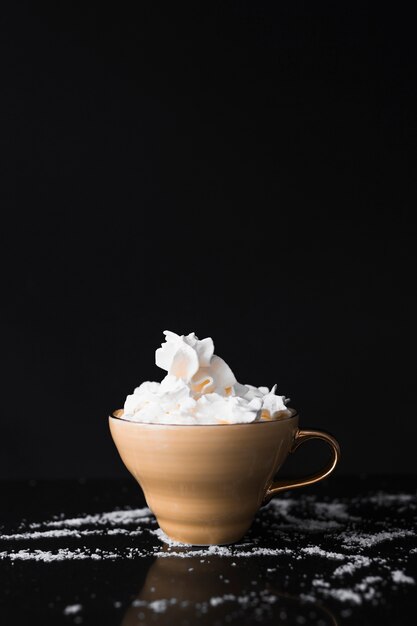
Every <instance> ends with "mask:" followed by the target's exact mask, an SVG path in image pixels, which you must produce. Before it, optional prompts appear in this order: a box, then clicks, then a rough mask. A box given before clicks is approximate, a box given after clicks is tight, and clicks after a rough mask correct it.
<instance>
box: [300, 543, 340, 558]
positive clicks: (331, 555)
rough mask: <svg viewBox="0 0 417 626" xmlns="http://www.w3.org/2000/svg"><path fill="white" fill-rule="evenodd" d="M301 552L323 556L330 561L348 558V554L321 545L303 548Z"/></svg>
mask: <svg viewBox="0 0 417 626" xmlns="http://www.w3.org/2000/svg"><path fill="white" fill-rule="evenodd" d="M301 552H303V553H304V554H308V555H309V556H323V557H324V558H326V559H329V560H330V561H343V560H344V559H346V558H347V555H346V554H340V553H339V552H329V551H327V550H323V549H322V548H319V546H308V547H307V548H301Z"/></svg>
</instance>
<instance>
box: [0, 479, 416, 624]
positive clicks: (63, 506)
mask: <svg viewBox="0 0 417 626" xmlns="http://www.w3.org/2000/svg"><path fill="white" fill-rule="evenodd" d="M1 502H2V511H3V513H2V519H1V528H0V572H1V575H0V580H1V587H0V617H1V618H3V619H2V621H1V623H4V624H29V623H30V624H37V623H39V624H44V625H45V626H46V625H48V624H54V625H55V624H69V625H70V624H100V625H101V626H105V625H109V626H110V625H112V626H113V625H114V626H116V625H120V626H122V625H123V626H133V625H135V626H140V625H142V624H158V625H163V624H176V625H182V626H187V625H192V624H195V623H198V624H202V625H204V624H211V625H213V626H215V625H221V624H257V623H262V624H282V625H283V626H285V625H289V624H297V625H298V624H312V625H317V626H326V625H328V624H329V625H330V624H331V625H335V624H352V625H355V626H358V625H361V624H390V625H394V624H401V625H403V624H415V623H416V619H417V618H416V616H415V612H416V610H417V604H416V601H415V598H416V593H417V586H416V581H417V524H416V522H417V493H416V480H415V478H413V477H401V478H400V477H399V478H395V479H394V478H390V479H388V478H361V479H360V478H351V479H347V478H340V477H335V478H333V479H330V480H328V481H327V482H324V483H323V484H321V485H318V486H317V487H315V488H309V489H305V490H299V491H298V492H296V491H294V492H288V494H286V495H283V496H281V497H280V498H279V499H276V500H274V501H273V502H272V503H270V504H269V505H268V506H267V507H265V508H263V509H261V510H260V512H259V513H258V515H257V517H256V519H255V522H254V524H253V527H252V529H251V530H250V532H249V533H248V535H247V536H246V537H245V538H244V539H243V540H242V541H241V542H240V543H239V544H237V545H234V546H226V547H217V546H216V547H212V548H201V547H200V548H198V547H195V548H192V547H191V548H187V547H182V546H175V545H168V544H167V543H166V542H164V541H163V540H162V538H161V536H160V534H159V533H158V530H157V529H158V527H157V524H156V521H155V519H154V518H153V516H152V515H151V513H150V512H149V511H148V510H147V509H146V503H145V501H144V499H143V495H142V493H141V491H140V490H139V488H138V487H137V486H136V484H135V483H134V482H133V480H129V479H126V480H125V481H111V480H110V481H109V480H108V481H61V482H48V483H46V482H39V483H37V482H31V483H13V484H12V483H3V484H2V485H1Z"/></svg>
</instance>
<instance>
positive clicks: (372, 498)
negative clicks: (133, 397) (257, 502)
mask: <svg viewBox="0 0 417 626" xmlns="http://www.w3.org/2000/svg"><path fill="white" fill-rule="evenodd" d="M416 502H417V497H416V496H415V495H413V494H406V493H401V494H390V493H383V492H378V493H377V494H375V493H373V494H370V495H365V496H361V497H359V496H357V497H355V498H350V499H340V498H334V499H326V498H321V499H319V498H317V497H315V496H312V495H308V496H306V497H300V498H294V497H291V498H288V497H281V498H277V499H276V500H273V501H272V502H271V503H270V504H269V505H268V506H266V507H263V508H262V509H261V510H260V511H259V513H258V515H257V517H256V519H255V522H254V525H253V527H252V529H251V531H250V532H249V534H248V535H247V536H246V537H245V539H244V540H242V541H241V542H240V543H238V544H234V545H227V546H220V545H215V546H189V545H186V544H182V543H180V542H177V541H174V540H172V539H171V538H169V537H168V536H167V535H166V534H165V533H164V532H163V531H162V530H161V529H159V528H158V527H157V523H156V520H155V518H154V516H153V515H152V513H151V511H150V510H149V508H147V507H143V508H134V509H127V510H114V511H107V512H100V513H83V514H80V515H78V516H71V517H69V516H68V517H64V516H55V517H53V518H51V519H46V520H43V521H34V522H30V523H22V524H21V525H20V527H18V528H16V529H15V531H13V529H12V530H10V531H9V532H8V533H6V532H5V531H4V530H3V532H2V534H0V560H1V561H10V562H11V563H15V564H17V563H22V567H23V566H24V562H25V561H30V562H37V563H40V564H53V563H56V562H62V561H80V562H83V561H85V562H86V563H88V562H89V563H91V562H97V564H98V565H99V563H100V562H101V561H116V560H117V561H121V560H127V559H133V560H134V559H142V558H150V559H152V560H153V562H158V561H159V559H177V560H178V562H180V561H181V560H182V559H192V561H191V565H192V567H189V568H187V567H185V568H184V567H183V569H182V570H181V571H186V572H187V576H188V577H195V576H196V575H198V572H197V570H199V569H201V568H205V567H206V566H207V565H206V564H210V563H211V564H213V563H214V562H215V561H216V560H222V563H223V565H222V566H221V567H222V569H221V570H220V571H222V577H221V580H222V585H223V584H224V585H229V579H231V578H232V576H231V575H230V572H233V571H234V572H236V576H239V575H240V573H241V572H239V567H240V565H239V566H237V564H241V563H242V559H243V560H245V559H249V558H254V559H264V560H265V561H264V566H262V568H261V571H262V579H261V580H262V581H263V580H264V577H265V576H266V577H267V579H268V580H280V581H281V582H282V581H288V582H290V581H291V580H292V579H295V580H298V581H299V582H300V589H299V597H300V598H301V599H302V600H303V601H304V602H310V603H311V602H316V603H317V602H320V601H321V600H326V599H327V598H329V599H331V600H333V601H338V602H340V603H343V604H349V605H351V606H352V607H355V606H360V605H362V604H364V603H366V602H369V603H373V602H375V601H378V599H381V598H383V597H384V594H385V590H386V589H387V588H388V589H398V587H399V586H404V587H405V588H407V587H410V586H411V585H414V584H416V581H415V578H414V577H412V576H411V575H410V574H411V573H413V572H412V570H410V567H411V565H409V563H410V564H411V563H412V561H413V559H415V556H414V555H416V554H417V545H416V544H415V539H416V536H417V532H416V530H414V529H415V528H417V519H416V517H417V516H416V510H417V507H416ZM389 507H392V509H394V515H392V514H391V513H392V509H389ZM399 507H405V508H404V511H403V512H402V513H401V514H400V515H396V512H398V510H399ZM363 510H365V511H366V515H364V516H363V517H362V518H361V517H360V516H359V513H361V512H362V511H363ZM382 524H383V528H382V530H381V525H382ZM112 537H117V538H118V540H117V543H116V541H115V542H114V544H112V542H111V538H112ZM138 537H139V539H138ZM394 541H395V542H396V543H395V550H393V549H392V548H391V547H390V544H391V543H392V542H394ZM413 541H414V544H413V545H410V543H411V542H413ZM66 542H68V543H66ZM103 542H105V543H103ZM116 546H117V547H116ZM304 564H305V567H304ZM229 566H234V568H231V569H230V570H229V569H227V574H225V575H224V576H223V572H224V571H226V570H225V568H229ZM219 567H220V566H219ZM245 567H246V565H245ZM367 569H368V572H366V570H367ZM191 572H192V573H191ZM363 574H365V576H364V575H363ZM366 574H367V575H366ZM371 574H372V575H371ZM190 579H191V578H190ZM193 579H194V578H193ZM232 582H233V581H232ZM187 584H188V583H187ZM252 584H253V585H254V586H255V588H256V590H255V591H252V590H251V589H249V590H247V589H246V590H243V589H242V593H241V594H239V595H236V594H230V593H224V594H222V593H219V594H214V595H213V594H212V597H210V596H208V597H207V598H206V600H204V601H201V602H197V603H193V606H194V605H195V606H196V607H197V609H198V610H199V611H201V612H202V613H204V612H207V611H209V610H212V609H213V610H214V609H215V608H216V607H218V606H221V605H223V604H225V603H234V604H235V605H238V606H239V607H241V608H246V607H251V608H252V609H253V610H254V611H255V613H256V612H257V613H256V614H257V615H258V614H259V615H264V613H262V611H267V610H269V609H268V607H271V606H273V605H274V603H275V602H276V600H277V598H278V596H277V594H275V593H271V592H270V591H266V590H265V589H262V590H261V589H260V587H259V590H258V588H257V587H256V584H257V581H256V580H254V581H253V582H252ZM229 589H230V585H229ZM225 590H226V589H225ZM77 599H78V598H77ZM187 602H188V601H185V600H181V602H180V601H179V600H178V598H177V599H176V598H158V597H153V598H152V597H150V598H149V599H138V600H137V601H135V603H136V604H135V603H134V606H136V607H140V608H141V609H143V610H149V611H150V612H151V613H154V614H158V613H164V612H166V611H169V610H170V608H172V607H173V606H174V605H176V607H177V608H178V609H181V608H185V607H186V606H188V604H189V603H188V604H187ZM75 607H76V608H75ZM79 611H81V605H79V604H70V605H68V606H67V607H65V609H64V612H65V614H66V615H71V614H74V615H76V613H78V612H79ZM77 619H81V618H77Z"/></svg>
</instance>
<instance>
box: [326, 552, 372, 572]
mask: <svg viewBox="0 0 417 626" xmlns="http://www.w3.org/2000/svg"><path fill="white" fill-rule="evenodd" d="M371 563H372V560H371V559H370V558H368V557H367V556H361V555H359V554H357V555H356V556H354V557H350V560H349V562H348V563H345V565H339V567H337V568H336V569H335V570H334V572H333V576H344V575H345V574H350V575H351V574H353V573H354V572H356V570H358V569H361V568H362V567H369V566H370V565H371Z"/></svg>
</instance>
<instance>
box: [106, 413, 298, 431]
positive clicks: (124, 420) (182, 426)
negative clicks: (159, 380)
mask: <svg viewBox="0 0 417 626" xmlns="http://www.w3.org/2000/svg"><path fill="white" fill-rule="evenodd" d="M289 411H291V415H288V416H286V417H280V418H279V419H270V420H258V421H256V422H238V423H237V424H155V423H154V422H135V421H133V420H127V419H125V418H123V417H121V416H120V415H116V413H119V412H120V413H122V412H123V409H116V410H114V411H112V413H110V415H109V418H110V419H113V420H117V421H119V422H127V423H128V424H137V425H138V426H149V427H160V428H161V427H162V428H167V427H168V428H172V427H175V428H196V427H199V426H204V427H205V426H211V427H212V426H220V427H223V426H233V427H235V426H253V425H254V424H275V423H276V422H286V421H288V420H292V419H295V418H296V417H298V411H297V410H296V409H292V408H289Z"/></svg>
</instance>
